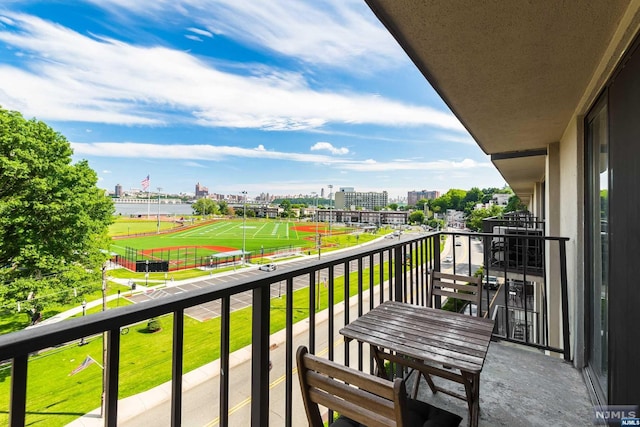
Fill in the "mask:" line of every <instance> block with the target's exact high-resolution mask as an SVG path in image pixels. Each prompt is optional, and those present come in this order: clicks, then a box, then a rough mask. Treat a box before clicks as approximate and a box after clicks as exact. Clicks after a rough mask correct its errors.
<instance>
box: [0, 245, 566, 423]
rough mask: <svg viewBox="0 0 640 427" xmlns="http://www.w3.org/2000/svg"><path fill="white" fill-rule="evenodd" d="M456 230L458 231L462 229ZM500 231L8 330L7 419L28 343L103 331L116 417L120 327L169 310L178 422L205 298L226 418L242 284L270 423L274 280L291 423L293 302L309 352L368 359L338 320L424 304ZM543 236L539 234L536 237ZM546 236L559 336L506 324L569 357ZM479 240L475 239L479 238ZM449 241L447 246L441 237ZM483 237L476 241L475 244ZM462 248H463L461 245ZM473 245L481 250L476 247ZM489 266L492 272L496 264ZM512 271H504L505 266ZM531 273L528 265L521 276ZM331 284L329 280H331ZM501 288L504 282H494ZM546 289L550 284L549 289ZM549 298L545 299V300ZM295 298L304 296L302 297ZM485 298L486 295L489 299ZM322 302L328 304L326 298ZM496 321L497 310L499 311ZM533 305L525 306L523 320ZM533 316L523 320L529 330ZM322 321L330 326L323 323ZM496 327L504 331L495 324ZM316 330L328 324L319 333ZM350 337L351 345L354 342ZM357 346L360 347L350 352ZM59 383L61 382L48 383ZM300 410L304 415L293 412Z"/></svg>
mask: <svg viewBox="0 0 640 427" xmlns="http://www.w3.org/2000/svg"><path fill="white" fill-rule="evenodd" d="M442 236H447V237H448V238H450V239H451V240H450V241H455V240H456V239H466V240H467V242H468V243H467V247H465V246H463V245H460V247H459V246H455V245H453V246H452V248H453V256H452V258H453V259H452V262H451V263H450V264H451V265H449V266H448V265H446V264H445V263H441V258H444V257H445V256H446V254H443V253H441V241H442V240H441V238H442ZM456 236H458V237H456ZM494 237H496V236H495V235H492V234H471V233H457V234H453V233H436V234H427V235H421V236H418V237H407V236H403V237H402V238H401V239H398V240H397V241H396V240H394V241H392V242H389V241H388V240H384V242H380V243H377V244H373V245H371V246H369V247H367V248H364V249H361V250H360V251H358V252H357V253H354V252H348V253H347V254H334V255H325V256H324V258H323V259H322V260H310V261H305V262H301V263H299V264H290V265H289V266H288V268H287V269H286V271H284V272H280V271H279V270H278V271H276V272H273V273H269V274H260V275H257V276H253V277H251V278H247V279H243V280H237V281H236V282H234V283H233V284H217V285H216V286H206V287H202V288H200V289H196V290H192V291H189V292H183V293H178V294H176V295H173V296H172V297H171V298H161V299H156V300H149V301H145V302H142V303H138V304H134V305H131V306H126V307H120V308H116V309H112V310H108V311H104V312H100V313H97V314H93V315H90V316H86V317H84V318H76V319H69V320H66V321H64V322H60V323H56V324H50V325H43V326H41V327H39V328H34V329H29V330H24V331H20V332H16V333H12V334H8V335H5V336H0V360H6V361H9V363H11V391H10V404H9V409H8V412H9V419H10V425H11V426H23V425H25V423H26V422H28V419H27V412H26V402H27V395H28V387H27V384H28V382H27V378H28V375H27V373H28V366H29V357H30V355H31V354H32V353H35V352H38V351H40V350H42V349H46V348H51V347H58V346H60V345H63V344H65V343H69V342H75V341H77V340H79V339H81V338H82V337H87V336H92V335H99V334H104V337H105V338H104V339H105V348H106V357H105V364H104V365H105V366H104V380H105V381H104V393H105V394H104V408H105V410H104V413H103V417H104V425H106V426H115V425H117V417H118V395H119V384H120V381H119V377H120V358H121V352H120V348H121V336H122V335H121V331H122V330H123V328H127V327H128V326H129V325H132V324H135V323H138V322H143V321H146V320H148V319H150V318H154V317H159V316H163V315H173V346H172V349H171V360H172V380H171V381H172V387H171V391H172V395H171V417H172V420H171V423H172V425H174V426H177V425H181V422H182V417H183V410H182V408H183V403H182V395H183V389H182V376H183V368H182V367H183V360H184V335H185V334H184V332H185V322H184V317H185V310H187V309H189V308H190V307H194V306H197V305H200V304H205V303H208V302H211V301H219V302H220V303H221V311H220V317H221V328H220V334H219V348H220V358H219V362H220V378H219V399H218V404H219V418H218V420H219V424H220V425H221V426H227V425H229V404H230V403H229V383H230V381H229V376H230V375H231V373H230V369H229V368H230V362H229V360H230V352H231V351H232V349H231V348H230V343H231V342H232V337H233V331H232V330H231V328H230V316H231V311H232V306H231V299H232V297H234V296H237V295H238V294H241V293H247V292H248V293H250V294H251V301H252V311H251V325H252V326H251V362H250V363H251V372H250V378H251V380H250V383H249V384H248V390H247V394H248V395H249V396H250V398H251V403H250V408H251V409H250V411H251V415H250V416H251V424H252V425H253V426H263V425H268V424H269V366H270V345H271V343H270V325H271V316H272V308H271V302H270V299H271V295H272V293H271V288H272V287H273V286H279V284H280V283H281V282H283V281H284V283H285V301H286V304H285V318H286V319H285V336H286V338H285V361H284V372H285V381H284V384H285V398H284V400H283V402H282V404H283V406H284V417H283V418H284V420H285V425H287V426H290V425H291V423H292V420H293V419H296V416H294V413H293V411H294V408H293V403H292V402H293V390H294V386H293V381H294V374H293V372H294V366H293V365H294V352H295V348H294V336H293V328H294V309H295V310H301V309H302V310H306V311H307V312H308V329H307V330H306V338H305V339H304V340H305V341H306V342H305V344H306V345H307V346H308V347H309V349H310V351H311V352H312V353H315V352H316V350H318V348H317V343H319V342H321V341H322V342H325V341H326V346H327V352H328V357H329V359H331V360H334V358H335V357H336V354H335V348H336V347H337V346H338V345H340V346H341V348H342V349H343V351H344V361H345V364H349V363H350V360H352V359H353V357H357V364H358V368H359V369H363V366H364V362H365V360H366V357H365V350H364V349H363V347H362V345H357V344H353V345H351V346H350V345H348V344H344V343H343V344H339V343H342V340H341V336H340V335H339V334H337V332H336V331H337V329H339V328H340V327H341V326H342V325H344V324H348V323H349V321H351V320H352V316H354V315H357V316H360V315H362V314H363V313H364V312H366V311H368V310H370V309H371V308H373V307H374V306H376V305H378V304H381V303H382V302H384V301H386V300H396V301H405V302H409V303H412V304H419V305H428V304H429V298H428V272H429V271H430V270H433V269H436V270H440V269H441V268H451V269H453V270H454V271H457V272H458V273H460V274H473V273H475V270H476V269H477V267H480V266H481V265H480V264H481V263H480V262H478V263H476V262H475V261H474V259H477V258H478V255H477V254H475V253H474V255H473V257H472V249H473V246H474V245H481V244H483V243H484V245H485V246H484V247H485V248H486V247H487V245H488V243H489V241H490V239H492V238H494ZM536 238H538V237H536ZM540 239H542V240H543V241H544V242H545V244H547V245H548V244H551V242H555V243H554V244H557V245H558V246H559V251H560V255H561V256H560V259H561V264H562V265H561V268H560V271H559V278H558V279H557V280H555V279H554V281H553V283H551V282H546V283H545V286H546V287H547V288H548V287H555V286H558V287H559V292H560V294H561V298H562V319H561V320H560V321H561V322H562V331H563V338H564V341H563V346H562V347H556V346H551V345H549V342H548V340H547V342H544V343H542V344H540V343H538V342H529V341H530V340H527V339H516V338H515V337H514V336H510V335H509V334H501V337H502V338H504V339H508V340H512V341H516V342H519V343H522V344H527V345H533V346H534V347H536V348H540V349H546V350H552V351H558V352H563V353H564V354H565V358H569V344H568V343H569V338H568V337H569V333H568V311H567V301H566V298H567V291H566V267H565V255H564V254H565V252H564V243H565V241H566V239H563V238H552V237H540ZM476 242H479V243H476ZM445 247H448V246H445ZM477 247H478V246H476V249H477ZM467 250H468V252H467V253H468V257H467V263H466V264H468V265H464V263H463V262H462V259H461V258H462V256H461V255H462V252H461V251H467ZM458 252H460V253H459V254H457V253H458ZM476 252H477V250H476ZM486 257H487V254H486V251H482V249H480V258H484V259H486ZM490 271H492V270H489V269H487V271H486V272H485V273H486V274H493V273H490ZM504 277H505V279H507V276H504ZM526 280H527V276H526V275H525V281H526ZM294 281H304V282H305V283H308V286H305V287H304V288H303V289H305V294H304V295H305V298H306V299H305V304H304V307H300V306H298V307H294V306H293V304H294V292H295V290H294ZM338 282H341V283H342V284H343V285H344V287H343V291H342V294H339V290H338V289H339V287H338V286H337V283H338ZM325 286H326V290H325ZM524 289H525V291H524V292H525V298H524V301H525V303H524V304H525V307H524V310H525V312H526V311H527V310H528V307H527V303H526V301H527V295H526V292H527V291H526V286H525V287H524ZM321 291H322V293H324V295H323V301H326V307H327V308H326V310H327V311H328V316H327V323H328V328H327V329H326V332H319V329H318V325H319V324H320V322H319V320H318V315H317V311H318V309H319V307H320V306H321V304H319V303H318V301H319V299H318V298H319V297H320V296H321ZM488 291H489V290H488V289H487V299H486V303H487V305H486V307H484V309H482V312H488V314H489V315H493V313H497V312H498V311H499V310H498V309H496V307H497V305H496V304H492V303H491V301H490V300H489V292H488ZM498 293H499V292H498ZM545 297H546V294H545ZM341 301H344V303H345V307H352V306H353V305H355V307H354V309H353V310H351V309H347V308H345V309H344V310H342V312H341V313H342V314H341V315H340V313H339V312H338V310H337V307H339V304H338V303H339V302H341ZM547 303H548V301H547V302H546V303H545V306H544V308H545V309H547ZM297 304H298V305H299V302H298V303H297ZM483 304H484V303H483ZM323 305H324V304H323ZM503 305H504V306H505V309H504V310H505V311H504V313H506V314H505V315H503V316H502V317H505V318H506V319H505V320H504V322H503V323H504V324H505V326H506V329H505V330H508V329H509V327H510V325H509V321H510V319H509V313H510V311H509V310H510V309H512V308H513V307H514V306H513V304H512V305H509V301H505V303H504V304H503ZM493 316H494V318H495V319H496V321H497V322H498V321H499V319H500V318H501V317H500V316H501V315H493ZM538 318H541V322H542V323H544V322H545V321H548V317H547V316H546V315H540V316H538ZM526 319H527V315H525V323H526ZM557 326H558V325H546V326H544V329H545V333H546V334H548V330H549V329H550V327H553V328H557ZM527 327H528V325H525V330H527V329H526V328H527ZM322 330H323V331H324V328H323V329H322ZM496 331H497V332H500V331H502V329H500V328H496ZM320 333H323V334H324V333H326V336H324V337H321V336H320V335H319V334H320ZM524 336H525V338H527V337H532V336H533V334H532V333H531V334H528V333H526V332H525V333H524ZM352 347H353V348H352ZM352 350H354V351H356V352H357V354H352V353H351V351H352ZM369 369H370V370H371V371H372V369H373V360H372V359H371V358H369ZM51 386H52V387H55V386H56V385H55V384H52V385H51ZM296 415H297V417H300V416H304V415H303V414H296Z"/></svg>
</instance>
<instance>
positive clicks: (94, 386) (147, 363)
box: [0, 263, 388, 426]
mask: <svg viewBox="0 0 640 427" xmlns="http://www.w3.org/2000/svg"><path fill="white" fill-rule="evenodd" d="M379 268H380V267H379V266H376V267H374V283H375V284H378V283H379V278H380V276H379ZM369 274H370V270H369V269H367V270H364V271H363V285H364V289H365V290H366V289H368V286H369ZM383 274H384V280H387V278H388V277H387V276H388V268H387V267H386V263H385V264H384V265H383ZM357 279H358V273H357V272H353V273H351V274H350V280H349V283H350V286H349V295H355V294H356V293H357V290H358V285H357ZM334 282H335V283H334V292H335V293H334V301H335V303H336V304H337V303H339V302H341V301H343V299H344V278H343V277H337V278H336V279H335V281H334ZM318 289H319V290H320V303H319V308H318V309H317V311H321V310H324V309H326V308H327V302H328V291H327V289H326V288H324V287H323V286H319V287H318ZM285 298H286V297H285V296H283V297H282V298H280V299H272V300H271V328H270V329H271V332H272V333H274V332H277V331H279V330H281V329H283V328H284V326H285V315H286V312H285ZM116 303H117V302H116V301H112V302H111V303H110V305H113V304H116ZM123 303H124V302H123V301H120V304H121V305H122V304H123ZM308 306H309V289H308V288H304V289H300V290H298V291H296V292H295V293H294V301H293V307H296V308H294V310H293V317H294V322H298V321H300V320H303V319H306V318H307V317H308V315H309V311H308V309H307V308H303V307H308ZM161 323H162V330H161V331H160V332H157V333H154V334H150V333H147V332H146V324H138V325H134V326H132V327H130V328H129V332H128V333H127V334H126V335H122V336H121V351H120V354H121V360H120V398H124V397H127V396H130V395H133V394H137V393H139V392H141V391H144V390H148V389H149V388H152V387H154V386H156V385H159V384H162V383H164V382H166V381H169V380H170V378H171V358H170V357H169V355H170V354H171V348H172V325H173V316H172V315H167V316H164V317H162V318H161ZM230 324H231V330H232V334H231V335H232V336H231V342H230V347H231V351H234V350H237V349H239V348H242V347H245V346H246V345H249V344H250V343H251V307H249V308H245V309H242V310H238V311H235V312H233V313H231V320H230ZM88 341H89V343H88V344H87V345H85V346H82V347H79V346H78V345H77V344H75V343H73V344H70V345H68V346H65V347H61V348H58V349H54V350H51V351H48V352H45V353H44V354H42V355H39V356H33V357H32V358H31V359H30V361H29V379H28V387H29V388H28V401H27V424H29V425H34V424H37V425H42V426H58V425H64V424H66V423H68V422H70V421H72V420H73V419H75V418H77V417H79V416H81V415H83V414H85V413H87V412H88V411H90V410H92V409H94V408H96V407H98V406H99V405H100V393H101V378H102V377H101V375H102V371H101V369H100V367H99V366H98V365H97V364H91V365H90V366H89V367H87V368H86V369H85V370H83V371H81V372H79V373H77V374H75V375H73V376H70V375H69V373H70V372H71V371H72V370H73V369H75V368H76V367H78V366H79V365H80V363H81V362H82V361H83V360H85V358H86V357H87V356H88V355H89V356H91V357H92V358H93V359H95V360H96V361H98V362H99V363H102V362H101V359H102V357H101V354H102V342H101V339H100V337H95V338H90V339H88ZM184 343H185V344H184V345H185V360H184V371H185V372H188V371H191V370H193V369H195V368H197V367H200V366H202V365H203V364H206V363H209V362H211V361H213V360H215V359H217V358H218V357H219V345H220V318H216V319H212V320H210V321H207V322H204V323H201V322H198V321H196V320H193V319H191V318H189V317H185V330H184ZM150 372H153V375H149V373H150ZM9 379H10V368H9V367H8V366H7V367H4V368H2V369H0V402H3V403H5V404H8V401H9V397H8V396H9V386H10V381H9ZM52 384H56V385H57V387H58V388H56V387H51V385H52ZM61 389H62V390H64V392H63V393H61V392H60V390H61ZM2 406H4V405H2V404H0V425H6V423H7V422H8V416H7V411H6V407H5V408H3V407H2Z"/></svg>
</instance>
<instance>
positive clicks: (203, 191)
mask: <svg viewBox="0 0 640 427" xmlns="http://www.w3.org/2000/svg"><path fill="white" fill-rule="evenodd" d="M208 196H209V189H208V188H207V187H203V186H202V185H200V183H197V184H196V199H198V198H201V197H208Z"/></svg>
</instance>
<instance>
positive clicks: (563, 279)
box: [558, 239, 571, 362]
mask: <svg viewBox="0 0 640 427" xmlns="http://www.w3.org/2000/svg"><path fill="white" fill-rule="evenodd" d="M558 245H559V246H560V292H561V294H562V346H563V348H562V349H563V350H564V360H566V361H567V362H569V361H571V344H570V342H571V341H570V339H569V300H568V298H569V295H568V290H567V248H566V240H565V239H560V240H558Z"/></svg>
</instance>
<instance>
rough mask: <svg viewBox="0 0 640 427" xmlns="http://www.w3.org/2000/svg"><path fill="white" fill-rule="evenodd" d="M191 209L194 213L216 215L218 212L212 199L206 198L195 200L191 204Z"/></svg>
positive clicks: (216, 205)
mask: <svg viewBox="0 0 640 427" xmlns="http://www.w3.org/2000/svg"><path fill="white" fill-rule="evenodd" d="M191 209H193V212H194V213H195V214H196V215H216V214H219V213H220V211H219V209H218V204H217V203H216V202H215V201H214V200H211V199H207V198H202V199H198V200H196V202H195V203H194V204H193V205H191Z"/></svg>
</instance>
